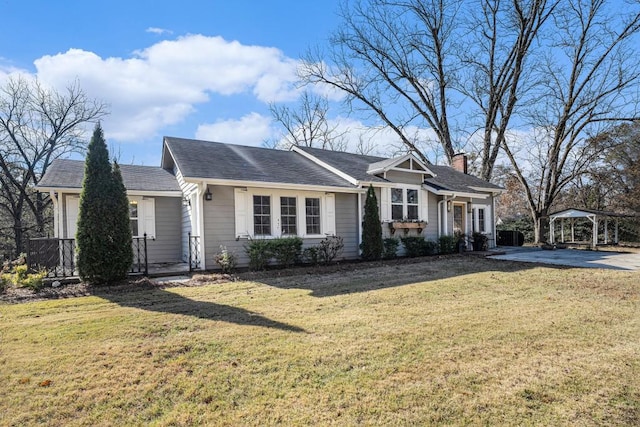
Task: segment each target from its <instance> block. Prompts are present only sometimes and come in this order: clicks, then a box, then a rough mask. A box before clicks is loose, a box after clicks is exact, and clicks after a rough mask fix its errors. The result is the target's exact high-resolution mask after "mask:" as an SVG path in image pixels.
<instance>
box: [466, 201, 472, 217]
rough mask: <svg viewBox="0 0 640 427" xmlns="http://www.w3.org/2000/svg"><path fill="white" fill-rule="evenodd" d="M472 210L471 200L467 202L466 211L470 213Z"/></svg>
mask: <svg viewBox="0 0 640 427" xmlns="http://www.w3.org/2000/svg"><path fill="white" fill-rule="evenodd" d="M472 212H473V206H471V202H469V203H467V213H469V214H470V213H472Z"/></svg>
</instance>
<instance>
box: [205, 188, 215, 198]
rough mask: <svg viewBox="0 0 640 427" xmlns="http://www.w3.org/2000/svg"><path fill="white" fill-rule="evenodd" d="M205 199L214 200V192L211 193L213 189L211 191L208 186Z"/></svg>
mask: <svg viewBox="0 0 640 427" xmlns="http://www.w3.org/2000/svg"><path fill="white" fill-rule="evenodd" d="M204 199H205V200H213V194H211V191H209V188H208V187H207V192H206V193H204Z"/></svg>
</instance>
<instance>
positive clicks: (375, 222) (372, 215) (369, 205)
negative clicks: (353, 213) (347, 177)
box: [360, 185, 382, 261]
mask: <svg viewBox="0 0 640 427" xmlns="http://www.w3.org/2000/svg"><path fill="white" fill-rule="evenodd" d="M360 249H361V250H362V258H364V259H365V260H369V261H371V260H376V259H380V257H382V225H381V224H380V215H379V214H378V199H377V198H376V193H375V191H374V190H373V186H372V185H369V190H367V199H366V201H365V203H364V221H363V224H362V243H361V244H360Z"/></svg>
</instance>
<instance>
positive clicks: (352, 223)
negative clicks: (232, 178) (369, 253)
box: [204, 186, 358, 269]
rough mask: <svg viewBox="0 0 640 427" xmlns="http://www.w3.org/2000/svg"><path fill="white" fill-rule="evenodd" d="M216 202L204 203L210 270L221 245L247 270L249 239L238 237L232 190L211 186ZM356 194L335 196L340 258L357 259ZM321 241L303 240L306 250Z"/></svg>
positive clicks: (318, 239) (207, 263)
mask: <svg viewBox="0 0 640 427" xmlns="http://www.w3.org/2000/svg"><path fill="white" fill-rule="evenodd" d="M209 190H210V191H211V193H213V200H211V201H205V202H204V229H205V254H206V255H205V256H206V257H207V259H206V267H207V269H216V268H218V266H217V265H216V263H215V261H214V258H213V257H214V255H215V254H216V253H218V252H220V245H223V246H225V247H226V248H227V250H229V251H232V252H233V253H235V255H236V257H237V259H238V265H239V266H241V267H246V266H247V265H248V264H249V258H248V257H247V255H246V253H245V249H244V246H245V245H246V244H247V242H248V240H247V239H246V238H241V239H239V240H236V238H235V212H234V209H235V202H234V191H233V187H227V186H209ZM357 204H358V201H357V196H356V195H355V194H343V193H336V234H337V235H338V236H341V237H342V238H343V240H344V245H345V247H344V250H343V252H342V254H341V255H340V259H354V258H357V257H358V208H357ZM321 240H322V239H320V238H312V239H304V242H303V248H306V247H309V246H314V245H317V244H319V243H320V241H321Z"/></svg>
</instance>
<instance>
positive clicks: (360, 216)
mask: <svg viewBox="0 0 640 427" xmlns="http://www.w3.org/2000/svg"><path fill="white" fill-rule="evenodd" d="M356 195H357V196H358V253H360V252H361V249H360V246H361V245H362V194H361V193H357V194H356Z"/></svg>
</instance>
